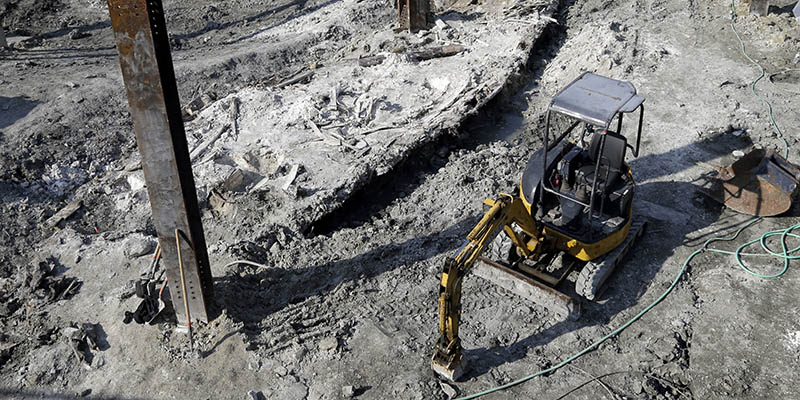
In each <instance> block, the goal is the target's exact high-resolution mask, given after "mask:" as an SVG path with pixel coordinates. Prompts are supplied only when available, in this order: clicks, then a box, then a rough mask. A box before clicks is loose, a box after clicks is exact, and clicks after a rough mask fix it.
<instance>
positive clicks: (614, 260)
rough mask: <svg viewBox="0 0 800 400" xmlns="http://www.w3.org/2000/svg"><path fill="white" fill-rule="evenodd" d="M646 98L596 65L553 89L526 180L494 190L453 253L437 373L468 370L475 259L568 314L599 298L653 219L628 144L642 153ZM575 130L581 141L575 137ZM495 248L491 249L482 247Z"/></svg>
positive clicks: (482, 268)
mask: <svg viewBox="0 0 800 400" xmlns="http://www.w3.org/2000/svg"><path fill="white" fill-rule="evenodd" d="M643 102H644V99H643V98H642V97H640V96H638V95H636V88H635V87H634V86H633V84H631V83H630V82H624V81H619V80H616V79H611V78H607V77H603V76H600V75H597V74H593V73H588V72H585V73H583V74H581V75H580V76H579V77H578V78H577V79H575V80H574V81H573V82H572V83H570V84H569V85H567V86H566V87H565V88H563V89H562V90H561V91H560V92H559V93H558V94H557V95H556V96H555V97H554V98H553V99H552V101H551V103H550V106H549V108H548V110H547V114H546V117H545V128H544V133H543V141H544V143H543V147H542V148H541V149H539V150H538V151H537V152H535V153H534V154H533V156H532V157H531V158H530V161H528V164H527V166H526V168H525V170H524V172H523V175H522V179H521V182H520V187H519V189H518V190H516V191H515V192H514V193H513V194H501V195H500V196H499V197H498V198H497V199H486V200H484V204H485V205H486V206H487V207H488V211H486V213H485V214H484V216H483V218H482V219H481V220H480V222H479V223H478V225H477V226H475V228H474V229H472V231H471V232H470V233H469V235H467V240H466V242H465V243H464V245H463V246H461V247H460V248H459V249H458V250H457V251H456V253H455V254H454V255H453V256H451V257H449V258H448V259H447V261H446V262H445V265H444V269H443V270H442V277H441V285H440V287H439V318H440V322H439V331H440V333H441V336H440V337H439V340H438V341H437V343H436V350H435V353H434V355H433V361H432V367H433V370H434V371H435V372H436V373H438V374H439V375H441V376H443V377H445V378H447V379H450V380H453V381H454V380H457V379H458V378H459V377H460V376H461V374H462V373H463V371H464V360H463V356H462V354H461V341H460V339H459V337H458V328H459V322H460V318H461V284H462V280H463V278H464V276H465V274H466V273H467V272H469V271H470V270H471V269H472V267H473V266H475V272H476V274H477V275H479V276H481V277H484V278H487V279H489V280H490V281H492V282H494V283H497V284H499V285H501V286H503V287H505V288H507V289H509V290H512V291H514V292H516V293H519V294H521V295H523V296H526V297H529V298H532V299H535V300H536V301H539V302H544V304H543V305H544V306H545V307H548V308H549V309H551V310H555V311H557V312H559V313H561V314H564V315H566V316H567V317H574V316H576V315H577V313H578V311H579V305H580V302H579V301H578V300H577V298H579V297H583V298H585V299H587V300H590V301H591V300H594V299H595V298H597V297H598V296H599V295H600V293H601V290H602V289H603V288H604V283H605V281H606V279H607V278H608V277H609V276H610V275H611V273H612V272H613V270H614V268H615V267H616V265H617V264H618V262H619V261H620V259H622V257H623V256H624V255H625V253H626V252H627V250H628V249H629V248H630V247H631V246H632V244H633V242H634V241H635V240H636V238H637V237H638V236H639V235H640V234H641V232H642V231H643V228H644V221H640V220H638V219H637V220H636V221H634V216H633V212H632V201H633V193H634V189H635V186H634V182H633V175H632V174H631V170H630V168H629V166H628V164H627V163H626V162H625V154H626V151H627V149H630V150H631V152H632V153H633V156H634V157H636V156H638V154H639V142H640V139H641V135H642V121H643V117H644V105H643ZM636 110H639V113H638V114H639V115H638V117H639V121H638V132H637V134H636V143H635V145H632V144H631V143H629V141H628V140H627V139H626V137H625V136H623V135H621V130H622V117H623V115H624V114H628V113H632V112H634V111H636ZM551 114H552V115H551ZM557 115H558V118H560V119H562V120H564V121H565V122H566V124H564V125H565V126H566V129H565V130H564V131H563V132H562V133H561V134H560V135H559V136H558V137H557V138H554V140H552V141H551V138H550V136H549V133H550V132H549V131H550V127H551V117H553V118H555V117H556V116H557ZM615 119H616V121H617V123H616V132H615V131H613V130H612V123H613V122H614V120H615ZM576 128H578V129H576ZM570 133H574V134H575V136H577V138H576V139H579V142H572V141H569V140H566V138H567V136H568V135H569V134H570ZM587 137H588V138H589V143H588V145H587V143H586V139H587ZM485 251H486V253H488V254H487V255H488V256H489V257H483V256H482V255H483V254H484V252H485ZM573 282H574V286H573V285H572V283H573Z"/></svg>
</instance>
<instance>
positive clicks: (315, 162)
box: [0, 0, 800, 399]
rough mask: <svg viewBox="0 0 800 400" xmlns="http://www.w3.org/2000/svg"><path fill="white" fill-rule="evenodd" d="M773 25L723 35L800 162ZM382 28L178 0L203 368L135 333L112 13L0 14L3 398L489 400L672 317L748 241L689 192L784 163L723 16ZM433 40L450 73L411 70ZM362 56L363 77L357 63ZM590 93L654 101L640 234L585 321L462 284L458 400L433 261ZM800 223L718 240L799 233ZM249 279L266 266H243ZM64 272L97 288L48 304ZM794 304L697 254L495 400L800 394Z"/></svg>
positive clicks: (136, 173)
mask: <svg viewBox="0 0 800 400" xmlns="http://www.w3.org/2000/svg"><path fill="white" fill-rule="evenodd" d="M771 3H772V6H771V8H770V11H771V13H770V15H768V16H766V17H757V16H750V15H748V12H747V5H746V4H743V3H741V2H738V1H737V2H736V5H735V9H736V12H737V14H738V15H739V16H738V17H737V18H736V20H735V21H736V29H737V30H738V32H739V33H740V34H741V37H742V39H743V41H744V43H745V44H746V50H747V52H748V54H749V55H750V56H751V57H752V58H753V59H754V60H756V61H758V62H759V63H760V64H761V65H763V67H764V69H765V70H766V76H765V77H764V78H763V79H761V81H760V82H759V84H758V86H757V91H758V92H759V94H760V95H761V96H762V97H764V98H765V99H767V100H768V101H769V102H770V103H771V104H772V107H773V111H774V116H775V120H776V121H777V124H778V125H779V126H780V127H781V128H782V129H783V133H784V136H785V138H786V140H787V142H788V144H789V146H790V151H789V157H788V159H789V160H790V161H795V162H796V161H797V160H798V157H799V156H800V154H798V150H800V147H797V146H796V143H797V134H796V127H797V126H800V112H799V111H798V110H800V96H798V95H799V94H800V85H798V82H800V69H798V66H797V64H796V62H797V57H796V54H798V52H799V51H800V27H798V21H797V20H796V19H795V18H794V16H792V15H791V9H792V7H794V3H795V2H794V1H788V0H781V1H772V2H771ZM0 7H2V6H0ZM395 12H396V11H395V9H394V3H393V2H389V1H383V0H307V1H287V0H259V1H254V0H247V1H244V2H242V1H213V2H212V1H207V0H199V1H193V2H188V1H176V0H172V1H165V15H166V18H167V25H168V30H169V32H170V36H171V38H170V42H171V44H172V56H173V59H174V63H175V70H176V75H177V84H178V87H179V91H180V96H181V100H182V104H183V105H184V106H186V107H187V108H189V109H190V111H189V112H187V117H186V132H187V137H188V140H189V145H190V148H191V149H192V159H193V165H194V166H193V167H194V173H195V179H196V182H197V187H198V197H199V199H200V205H201V210H202V218H203V225H204V227H205V235H206V240H207V242H208V243H209V254H210V258H211V264H212V274H213V277H214V290H215V294H214V297H213V303H214V307H215V308H216V309H217V310H219V312H220V313H219V315H218V316H217V317H216V318H214V319H213V320H212V321H211V322H210V323H208V324H200V325H199V326H197V327H196V328H195V332H194V349H190V346H189V341H188V339H187V337H186V335H184V334H181V333H176V332H175V327H176V325H175V320H174V317H172V318H171V317H169V316H168V315H167V316H163V317H159V319H157V320H156V321H155V322H156V323H155V324H153V325H147V324H145V325H139V324H136V323H135V322H132V323H129V324H125V323H123V318H124V315H125V312H126V311H133V310H134V309H135V308H136V307H137V304H138V299H137V298H136V296H134V295H133V285H132V281H134V280H136V279H138V278H139V277H140V275H141V273H142V272H143V271H146V270H147V267H148V266H149V262H150V257H149V256H150V255H151V254H152V252H153V250H154V248H155V242H156V240H155V230H154V228H153V224H152V220H151V217H150V206H149V203H148V198H147V192H146V188H145V182H144V178H143V175H142V171H141V167H140V165H139V155H138V152H137V149H136V143H135V140H134V134H133V127H132V125H131V122H130V116H129V113H128V106H127V99H126V97H125V91H124V84H123V82H122V77H121V73H120V69H119V64H118V59H117V54H116V49H115V47H114V38H113V33H112V30H111V26H110V22H109V17H108V10H107V8H106V3H105V2H103V1H99V0H47V1H34V0H10V1H7V3H6V5H5V6H4V8H0V18H2V19H0V21H2V25H3V27H4V28H5V30H6V32H7V34H8V40H9V42H10V44H11V45H12V49H11V50H7V51H2V52H0V238H2V243H3V246H2V247H0V398H13V399H27V398H31V399H33V398H58V399H60V398H72V397H75V396H85V397H88V398H97V399H151V398H159V399H161V398H175V399H190V398H191V399H206V398H208V399H246V398H252V397H251V396H256V398H259V397H258V396H264V398H268V399H338V398H346V397H357V398H364V399H384V398H403V399H405V398H409V399H446V398H449V397H452V396H457V395H466V394H472V393H476V392H479V391H483V390H486V389H490V388H492V387H494V386H497V385H501V384H505V383H508V382H511V381H513V380H515V379H517V378H520V377H523V376H525V375H528V374H532V373H534V372H536V371H539V370H541V369H544V368H547V367H549V366H552V365H554V364H556V363H558V362H559V361H560V360H563V359H565V358H566V357H569V356H570V355H572V354H573V353H575V352H577V351H579V350H581V349H583V348H585V347H586V346H588V345H590V344H591V343H592V342H594V341H595V340H596V339H598V338H600V337H602V336H604V335H606V334H608V333H609V332H611V331H612V330H613V329H615V328H616V327H617V326H619V325H621V324H622V323H624V322H625V321H627V320H628V319H630V318H631V317H632V316H634V315H636V314H637V313H638V312H639V311H641V310H642V309H643V308H644V307H646V306H647V305H648V304H650V303H651V302H653V301H654V300H655V299H656V298H658V297H659V296H660V295H661V294H662V293H663V292H664V290H665V289H666V288H667V287H668V286H669V285H670V284H671V283H672V281H673V280H674V279H675V277H676V276H677V275H678V273H679V271H680V270H681V269H682V266H683V264H684V261H685V260H686V258H687V257H688V256H689V255H690V254H691V253H692V252H694V251H695V250H697V249H698V248H700V247H701V246H702V245H703V242H704V241H705V240H707V239H710V238H712V237H717V236H727V235H731V234H732V233H733V232H735V231H736V230H737V229H738V228H740V227H741V226H742V225H743V223H745V222H746V221H748V217H747V216H744V215H740V214H737V213H735V212H733V211H730V210H728V209H725V208H724V207H722V206H721V205H719V204H717V203H715V202H714V201H712V200H710V199H709V198H707V197H706V196H704V195H702V194H701V193H700V192H698V191H697V190H696V186H695V185H696V183H697V182H696V179H697V178H698V177H700V176H701V174H703V173H704V172H705V171H707V170H708V168H709V165H727V164H730V163H731V162H732V161H734V160H735V156H734V151H737V150H740V151H743V152H745V153H746V152H747V151H748V150H750V149H751V148H753V147H766V148H776V149H779V150H780V151H782V149H783V144H782V142H781V139H780V137H779V136H778V134H777V133H775V130H774V129H773V127H772V126H771V125H770V122H769V114H768V111H767V108H766V106H765V105H764V104H763V103H762V102H761V101H759V100H758V99H757V98H756V97H754V96H753V94H752V93H751V91H750V84H751V82H752V81H753V80H754V79H755V78H757V77H758V76H759V74H760V71H759V69H758V67H756V66H754V65H753V64H751V63H750V62H749V61H748V60H747V59H746V58H745V57H744V56H743V55H742V53H741V50H740V44H739V42H738V41H737V39H736V36H735V35H734V32H733V31H732V29H731V22H732V20H731V4H730V3H726V2H698V1H679V0H621V1H607V0H564V1H558V0H537V1H533V2H530V1H521V0H504V1H498V2H489V1H485V0H479V1H472V2H465V1H458V2H456V3H453V4H449V3H441V2H440V3H436V18H437V19H439V22H438V23H437V24H435V25H432V27H431V29H429V30H425V31H422V32H420V33H414V34H410V33H407V32H395V31H394V30H393V28H394V27H395V26H396V14H395ZM441 45H449V46H462V47H463V49H462V48H459V49H460V50H463V51H460V52H459V53H458V54H455V55H452V56H448V57H440V58H434V59H430V60H424V61H417V60H414V59H413V58H412V57H409V56H408V55H407V54H408V52H413V51H418V50H422V49H426V48H430V47H433V46H441ZM375 55H381V56H383V60H382V61H381V62H380V63H378V64H377V65H373V66H367V67H364V66H360V65H359V61H358V59H359V57H365V56H375ZM582 71H593V72H597V73H599V74H602V75H606V76H610V77H613V78H617V79H623V80H629V81H631V82H633V83H634V84H635V85H636V87H637V89H638V92H639V94H640V95H642V96H643V97H645V98H646V102H645V105H646V111H645V122H644V130H643V137H642V147H641V150H640V155H639V157H638V158H633V157H631V156H630V155H629V157H628V160H629V163H630V166H631V168H632V170H633V174H634V178H635V180H636V182H637V185H638V187H637V193H636V199H635V202H634V206H635V209H636V211H637V213H638V214H639V215H641V216H643V217H644V218H647V219H648V221H649V225H648V228H647V231H646V232H645V234H644V236H643V238H642V239H641V241H640V242H639V243H638V244H637V245H636V246H635V247H634V249H633V250H632V251H631V252H630V253H629V254H628V256H627V257H626V259H625V261H624V263H623V264H622V265H621V267H620V268H619V270H618V271H617V273H616V274H615V275H614V276H613V277H612V278H611V279H610V281H609V284H608V289H607V290H606V291H605V293H604V295H603V296H602V297H601V298H600V300H599V301H597V302H593V303H588V302H586V303H585V304H583V313H582V315H581V316H580V318H578V319H575V320H567V319H564V318H562V317H559V316H558V315H557V314H556V313H553V312H551V311H550V310H548V309H547V308H545V307H543V306H541V305H538V304H536V303H533V302H531V301H529V300H528V299H524V298H521V297H517V296H516V295H514V294H512V293H510V292H507V291H505V290H504V289H501V288H498V287H496V286H494V285H492V284H490V283H488V282H487V281H484V280H482V279H481V278H479V277H477V276H472V275H470V276H468V277H467V278H466V279H465V282H464V289H463V304H464V305H463V326H462V328H461V338H462V341H463V346H464V349H465V350H464V353H465V356H466V358H467V361H468V369H467V371H466V375H465V377H464V378H463V379H462V380H461V381H459V382H455V383H442V382H441V381H440V379H438V378H437V377H435V376H434V374H433V372H432V371H431V369H430V359H431V356H432V352H433V346H434V343H435V341H436V338H437V337H438V331H437V328H438V315H437V305H436V301H437V296H438V286H439V273H440V270H441V268H442V265H443V263H444V260H445V258H446V257H447V256H448V255H450V254H452V253H453V252H454V251H455V250H456V249H457V248H458V246H460V245H461V244H462V243H463V240H464V238H465V235H466V234H467V233H468V232H469V230H470V229H471V228H472V226H474V224H475V223H476V222H477V221H478V219H479V218H480V216H481V214H482V212H483V206H482V201H483V199H484V198H487V197H495V196H497V195H498V194H499V193H501V192H510V191H512V190H513V189H514V187H515V186H516V185H518V182H519V178H520V176H521V174H522V169H523V168H524V166H525V164H526V162H527V160H528V158H529V157H530V156H531V154H532V153H533V152H534V151H535V150H536V149H537V148H539V147H540V146H541V142H542V139H541V133H542V128H543V125H544V112H545V110H546V108H547V105H548V102H549V100H550V98H551V97H552V96H553V95H554V94H556V93H557V92H558V90H559V89H560V88H561V87H563V86H564V85H566V84H567V83H569V82H570V81H571V80H572V79H574V78H575V77H577V76H578V75H579V74H580V73H581V72H582ZM629 120H633V118H630V119H629ZM626 129H627V132H628V134H631V132H634V131H635V125H634V124H633V123H632V121H629V123H626ZM798 210H800V208H798V207H797V206H795V207H793V208H792V209H791V210H790V211H789V212H788V213H786V214H785V215H782V216H780V217H775V218H766V219H764V220H763V221H761V222H759V223H757V224H756V225H754V226H752V227H750V228H747V229H746V230H745V231H744V232H743V233H742V235H741V236H740V237H739V238H737V239H736V240H734V241H733V242H732V243H728V242H724V243H716V244H715V246H720V247H723V248H727V249H735V248H736V246H737V245H739V244H741V243H744V242H745V241H746V240H750V239H755V238H758V237H759V236H760V235H761V233H763V232H766V231H768V230H772V229H781V228H785V227H789V226H791V225H793V224H796V223H798V221H800V218H798V217H800V211H798ZM796 242H797V241H796V240H794V239H792V238H789V247H790V248H793V247H796V246H797V243H796ZM772 245H773V246H778V245H776V243H772ZM756 247H758V246H756ZM778 247H779V246H778ZM778 247H774V248H778ZM753 250H757V249H753ZM240 259H245V260H250V261H253V262H256V263H259V264H263V266H254V265H249V264H241V263H239V264H232V265H231V264H229V263H231V262H232V261H234V260H240ZM746 261H747V262H748V263H750V265H751V266H752V267H753V268H754V269H756V270H759V271H762V272H763V271H767V272H776V271H779V270H780V269H781V262H780V261H775V260H771V261H765V260H764V259H762V258H754V257H750V258H746ZM59 278H69V279H72V278H77V281H79V282H81V285H80V286H79V287H77V288H70V290H67V291H66V292H68V293H63V294H59V295H56V296H53V291H54V290H55V289H53V287H50V286H48V284H51V283H52V282H56V281H57V279H59ZM798 285H800V273H798V271H797V269H796V265H794V264H791V265H790V267H789V270H788V272H787V273H786V274H784V275H783V276H782V277H780V278H779V279H769V280H767V279H760V278H756V277H753V276H751V275H748V274H746V273H745V272H744V271H742V270H741V269H740V268H739V267H738V266H737V264H736V262H735V260H734V258H733V257H730V256H727V255H721V254H712V253H704V254H701V255H700V256H698V257H696V258H695V259H694V261H693V262H692V263H691V265H690V266H689V267H688V269H687V271H686V273H685V274H684V275H683V277H682V279H681V280H680V282H679V283H678V285H677V287H676V289H675V290H674V291H673V292H672V293H671V294H670V295H669V296H668V297H667V298H666V299H665V300H664V301H663V302H661V303H660V304H659V305H658V306H656V307H655V308H654V309H652V311H650V312H649V313H648V314H646V315H645V316H644V317H643V318H642V319H641V320H639V321H638V322H637V323H635V324H633V325H632V326H630V327H629V328H627V329H626V330H625V331H623V332H622V333H621V334H620V335H619V336H618V337H615V338H613V339H611V340H609V341H607V342H605V343H604V344H603V345H601V346H600V347H599V348H598V349H597V350H595V351H592V352H590V353H588V354H586V355H585V356H583V357H581V358H579V359H578V360H576V361H574V362H573V363H571V364H569V365H567V366H565V367H563V368H561V369H559V370H558V371H556V372H554V373H552V374H548V375H546V376H540V377H537V378H535V379H533V380H531V381H528V382H526V383H524V384H521V385H518V386H515V387H513V388H511V389H508V390H505V391H501V392H497V393H494V394H491V395H489V396H487V397H488V398H493V399H514V398H542V399H561V398H574V399H598V398H605V399H621V398H625V399H685V398H697V399H711V398H719V399H722V398H752V399H762V398H800V389H798V387H797V385H796V383H795V382H796V380H797V377H798V373H797V365H800V322H798V318H797V315H798V314H799V313H800V297H798V296H797V287H798ZM167 314H168V313H167ZM72 323H77V324H79V325H80V324H82V323H92V324H99V328H98V330H97V332H98V334H97V338H98V346H97V349H94V350H92V351H91V358H90V359H87V362H86V363H82V362H81V361H79V360H78V358H76V355H75V353H74V352H73V349H72V347H71V346H70V338H69V337H70V334H71V333H73V332H74V331H75V330H74V329H71V328H70V326H71V325H72ZM595 378H599V379H595ZM249 392H252V395H251V394H249ZM259 392H260V394H259Z"/></svg>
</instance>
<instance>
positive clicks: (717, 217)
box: [462, 134, 752, 380]
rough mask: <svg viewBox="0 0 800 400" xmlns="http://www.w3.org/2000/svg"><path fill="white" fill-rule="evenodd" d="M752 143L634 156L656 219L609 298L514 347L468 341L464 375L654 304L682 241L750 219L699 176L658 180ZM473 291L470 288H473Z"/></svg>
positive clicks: (644, 203)
mask: <svg viewBox="0 0 800 400" xmlns="http://www.w3.org/2000/svg"><path fill="white" fill-rule="evenodd" d="M751 146H752V142H751V141H750V140H749V138H747V137H746V136H745V137H735V136H733V135H728V134H722V135H715V136H712V137H708V138H705V139H703V140H701V141H698V142H695V143H691V144H689V145H686V146H682V147H679V148H676V149H673V150H670V151H668V152H665V153H661V154H655V155H648V156H643V157H639V158H638V159H635V160H633V161H631V162H630V165H631V168H632V169H633V170H634V171H635V174H636V178H637V179H639V180H648V181H649V182H648V183H644V184H639V185H637V193H636V195H635V199H634V212H635V213H637V214H639V215H641V216H643V217H644V218H646V219H647V221H648V225H647V228H646V230H645V232H644V235H643V236H642V237H641V238H640V239H639V240H638V241H637V243H636V244H635V245H634V247H633V248H632V249H631V251H630V252H629V253H628V254H627V255H626V257H625V258H624V259H623V261H622V263H621V264H620V266H619V267H618V268H617V269H616V271H615V272H614V274H613V275H612V276H611V277H610V278H609V280H608V282H607V283H606V285H607V289H606V290H605V293H604V294H603V295H602V297H601V298H600V299H598V301H597V302H588V301H586V300H583V302H582V313H581V316H580V317H579V318H577V319H575V320H569V319H563V320H560V321H559V322H556V323H555V324H553V325H551V326H549V327H548V328H546V329H544V330H542V331H537V332H531V334H530V335H529V336H527V337H524V335H520V336H523V338H521V339H519V340H517V341H516V342H514V343H512V344H510V345H495V346H491V347H479V348H469V344H468V343H465V349H464V350H463V354H464V356H465V357H466V364H467V370H466V371H465V374H464V376H463V377H462V379H463V380H468V379H470V378H473V377H477V376H481V375H483V374H486V373H487V372H489V371H491V370H493V369H494V368H497V367H499V366H501V365H504V364H507V363H512V362H515V361H518V360H521V359H523V358H525V357H526V356H527V354H528V352H529V350H530V349H533V348H536V347H540V346H545V345H547V344H548V343H550V342H551V341H553V340H554V339H556V338H558V337H560V336H562V335H564V334H568V333H570V332H574V331H578V330H581V329H583V328H586V327H590V326H602V325H607V324H608V323H609V321H611V320H612V319H613V318H614V317H615V316H617V315H619V314H620V313H623V312H625V311H626V310H629V309H632V308H636V309H637V311H638V308H642V307H644V306H645V305H646V304H643V303H642V302H641V301H640V299H641V297H642V296H643V295H644V294H645V293H646V292H647V291H648V288H650V286H652V285H653V284H654V278H655V277H656V275H657V274H659V271H660V270H661V269H662V266H663V265H664V263H665V262H666V261H667V260H668V259H670V258H673V257H676V258H678V259H679V262H680V261H682V257H684V255H683V253H684V252H686V251H687V250H684V251H681V252H680V253H679V249H680V248H681V247H683V246H689V247H692V249H694V248H697V247H699V246H702V244H703V242H704V241H705V240H707V239H708V238H710V237H713V236H720V235H727V234H730V233H731V232H733V231H735V229H737V228H739V227H741V224H742V221H745V222H746V220H747V218H745V216H742V215H739V214H735V213H733V212H730V211H728V212H724V210H725V208H724V207H723V206H722V205H721V204H719V203H717V202H715V201H713V200H711V199H710V198H708V197H707V196H705V195H704V194H702V193H701V192H700V191H698V190H697V186H696V185H695V184H694V183H695V182H677V181H657V182H653V180H656V179H659V178H662V177H666V176H669V175H673V174H677V173H680V172H682V171H684V170H686V169H688V168H690V167H691V166H692V164H694V165H697V164H698V163H700V164H702V163H705V162H709V161H710V160H712V159H715V158H718V157H720V156H724V155H728V154H731V152H732V151H733V150H742V149H746V148H749V147H751ZM712 226H713V228H710V227H712ZM687 254H688V253H687ZM665 279H672V278H671V277H665V278H660V279H659V281H663V280H665ZM661 290H662V289H661V287H660V286H654V287H653V288H651V289H650V291H656V292H660V291H661ZM465 296H469V294H468V293H465ZM629 314H631V316H632V315H633V314H632V313H629ZM462 318H463V319H465V320H469V319H470V315H469V313H468V311H466V310H465V312H464V314H463V316H462ZM615 327H616V326H614V328H615ZM598 339H599V338H598ZM581 349H582V346H581V347H580V348H574V349H569V350H567V351H565V352H564V354H563V358H566V357H568V356H569V355H570V354H572V353H574V352H577V351H579V350H581ZM570 350H571V351H570Z"/></svg>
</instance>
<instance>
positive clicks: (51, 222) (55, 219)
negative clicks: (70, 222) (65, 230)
mask: <svg viewBox="0 0 800 400" xmlns="http://www.w3.org/2000/svg"><path fill="white" fill-rule="evenodd" d="M81 206H83V201H81V200H74V201H72V202H71V203H69V204H67V205H66V206H65V207H64V208H62V209H60V210H58V212H56V213H55V214H53V216H52V217H50V218H48V219H47V222H45V224H46V225H47V226H49V227H51V228H52V227H54V226H56V225H58V223H59V222H61V221H63V220H65V219H67V218H69V217H71V216H72V214H75V211H78V209H80V208H81Z"/></svg>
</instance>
